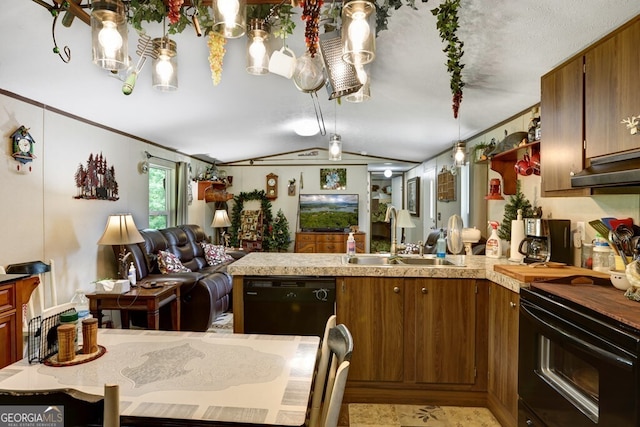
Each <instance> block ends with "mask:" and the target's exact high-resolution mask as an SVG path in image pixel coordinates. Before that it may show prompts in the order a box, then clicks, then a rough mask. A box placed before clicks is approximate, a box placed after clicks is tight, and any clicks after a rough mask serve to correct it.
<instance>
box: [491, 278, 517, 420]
mask: <svg viewBox="0 0 640 427" xmlns="http://www.w3.org/2000/svg"><path fill="white" fill-rule="evenodd" d="M519 301H520V295H519V294H517V293H516V292H513V291H511V290H509V289H507V288H504V287H502V286H500V285H498V284H496V283H490V287H489V343H488V345H489V367H488V368H489V382H488V386H487V391H488V406H489V409H491V412H492V413H493V414H494V415H495V416H496V418H498V421H500V423H501V424H502V425H503V426H515V425H516V424H517V419H518V307H519Z"/></svg>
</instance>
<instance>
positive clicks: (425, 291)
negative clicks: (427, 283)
mask: <svg viewBox="0 0 640 427" xmlns="http://www.w3.org/2000/svg"><path fill="white" fill-rule="evenodd" d="M420 292H422V293H423V294H426V293H427V292H428V291H427V288H422V289H420Z"/></svg>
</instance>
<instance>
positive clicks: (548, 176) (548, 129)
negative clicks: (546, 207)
mask: <svg viewBox="0 0 640 427" xmlns="http://www.w3.org/2000/svg"><path fill="white" fill-rule="evenodd" d="M582 62H583V59H582V56H580V57H578V58H575V59H574V60H572V61H571V62H568V63H566V64H564V65H563V66H561V67H559V68H556V69H555V70H553V71H551V72H550V73H548V74H546V75H544V76H542V79H541V84H540V87H541V97H540V106H541V110H542V114H543V123H544V125H543V126H544V130H543V132H544V137H543V138H542V141H540V169H541V177H542V194H543V196H547V197H548V196H553V195H554V192H558V191H562V192H563V193H562V195H566V194H565V192H566V191H569V190H570V191H576V192H580V193H585V192H588V190H585V189H580V190H572V188H571V175H573V174H574V173H577V172H580V171H581V170H582V169H583V167H584V160H583V159H584V150H583V120H582V102H583V99H584V90H583V86H582V78H583V64H582ZM580 195H582V194H580Z"/></svg>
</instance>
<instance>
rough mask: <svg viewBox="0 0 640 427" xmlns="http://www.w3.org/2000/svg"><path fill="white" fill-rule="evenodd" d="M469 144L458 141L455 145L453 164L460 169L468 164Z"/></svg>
mask: <svg viewBox="0 0 640 427" xmlns="http://www.w3.org/2000/svg"><path fill="white" fill-rule="evenodd" d="M466 148H467V144H466V143H465V142H464V141H458V142H456V143H455V144H453V162H454V163H453V164H454V166H457V167H460V166H464V164H465V163H466V158H467V153H466V151H465V150H466Z"/></svg>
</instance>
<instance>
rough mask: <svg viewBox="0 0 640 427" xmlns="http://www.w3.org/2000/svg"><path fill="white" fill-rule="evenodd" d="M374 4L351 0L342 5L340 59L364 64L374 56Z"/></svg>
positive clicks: (350, 62)
mask: <svg viewBox="0 0 640 427" xmlns="http://www.w3.org/2000/svg"><path fill="white" fill-rule="evenodd" d="M375 18H376V6H375V4H374V3H372V2H370V1H365V0H352V1H350V2H348V3H345V4H344V6H343V7H342V59H343V60H344V61H345V62H348V63H349V64H353V65H364V64H368V63H369V62H371V61H373V59H374V58H375V56H376V22H375Z"/></svg>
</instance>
